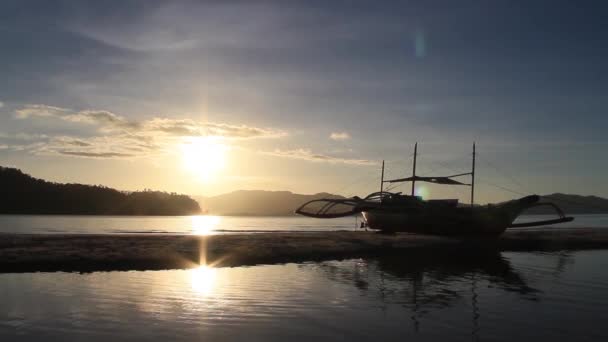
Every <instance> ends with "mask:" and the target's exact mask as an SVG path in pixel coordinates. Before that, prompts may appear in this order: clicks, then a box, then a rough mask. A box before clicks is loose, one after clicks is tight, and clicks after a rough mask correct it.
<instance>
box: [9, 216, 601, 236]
mask: <svg viewBox="0 0 608 342" xmlns="http://www.w3.org/2000/svg"><path fill="white" fill-rule="evenodd" d="M549 218H553V217H552V216H544V215H534V216H522V217H521V218H520V219H518V221H520V222H523V221H529V220H541V219H543V220H546V219H549ZM360 223H361V219H360V218H359V217H354V216H353V217H344V218H337V219H314V218H308V217H302V216H291V217H246V216H205V215H203V216H168V217H167V216H61V215H0V232H1V233H29V234H39V233H78V234H96V233H103V234H123V233H174V234H201V233H205V234H206V233H212V232H215V233H229V232H264V231H335V230H355V229H359V228H358V227H359V225H360ZM553 227H555V228H572V227H586V228H590V227H602V228H603V227H608V215H577V216H575V220H574V221H573V222H568V223H563V224H559V225H554V226H553Z"/></svg>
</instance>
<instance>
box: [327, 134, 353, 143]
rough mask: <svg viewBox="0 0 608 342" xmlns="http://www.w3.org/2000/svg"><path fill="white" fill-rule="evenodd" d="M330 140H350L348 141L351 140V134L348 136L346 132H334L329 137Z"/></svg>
mask: <svg viewBox="0 0 608 342" xmlns="http://www.w3.org/2000/svg"><path fill="white" fill-rule="evenodd" d="M329 138H330V139H331V140H336V141H340V140H348V139H350V134H348V133H346V132H332V133H331V134H330V135H329Z"/></svg>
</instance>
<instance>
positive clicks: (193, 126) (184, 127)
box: [142, 118, 287, 139]
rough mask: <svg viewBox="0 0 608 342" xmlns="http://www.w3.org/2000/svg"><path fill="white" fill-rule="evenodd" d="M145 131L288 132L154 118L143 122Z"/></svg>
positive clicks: (240, 134) (258, 135)
mask: <svg viewBox="0 0 608 342" xmlns="http://www.w3.org/2000/svg"><path fill="white" fill-rule="evenodd" d="M142 130H143V131H149V132H162V133H165V134H168V135H173V136H188V137H191V136H217V137H224V138H236V139H239V138H240V139H248V138H278V137H282V136H285V135H287V133H285V132H283V131H280V130H274V129H269V128H259V127H251V126H246V125H230V124H224V123H214V122H197V121H194V120H190V119H168V118H154V119H152V120H149V121H146V122H144V123H143V124H142Z"/></svg>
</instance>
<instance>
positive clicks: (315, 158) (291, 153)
mask: <svg viewBox="0 0 608 342" xmlns="http://www.w3.org/2000/svg"><path fill="white" fill-rule="evenodd" d="M262 153H263V154H266V155H271V156H275V157H282V158H291V159H300V160H307V161H312V162H326V163H340V164H351V165H374V164H376V162H374V161H372V160H366V159H352V158H342V157H337V156H331V155H327V154H321V153H314V152H312V151H311V150H310V149H305V148H300V149H294V150H280V149H276V150H274V151H263V152H262Z"/></svg>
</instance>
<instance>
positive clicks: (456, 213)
mask: <svg viewBox="0 0 608 342" xmlns="http://www.w3.org/2000/svg"><path fill="white" fill-rule="evenodd" d="M417 150H418V144H417V143H416V145H415V147H414V165H413V174H412V176H411V177H406V178H399V179H392V180H384V161H383V162H382V176H381V181H380V191H379V192H374V193H372V194H370V195H368V196H366V197H365V198H359V197H353V198H347V199H329V198H328V199H318V200H313V201H309V202H306V203H304V204H303V205H301V206H300V207H299V208H298V209H297V210H296V213H298V214H301V215H304V216H309V217H316V218H337V217H344V216H350V215H356V214H359V213H361V214H363V218H364V219H365V223H366V224H367V226H368V227H369V228H371V229H377V230H380V231H382V232H387V233H392V232H412V233H423V234H438V235H500V234H502V233H503V232H504V231H505V230H506V229H507V228H509V227H531V226H540V225H548V224H555V223H562V222H569V221H572V220H573V218H572V217H566V216H565V215H564V213H563V211H562V210H561V209H560V208H559V207H558V206H557V205H555V204H553V203H550V202H540V196H538V195H531V196H526V197H522V198H520V199H516V200H512V201H508V202H504V203H499V204H488V205H484V206H476V205H474V191H475V144H473V162H472V169H471V172H466V173H461V174H456V175H451V176H446V177H426V176H418V175H416V156H417ZM468 175H470V176H471V183H470V184H469V183H463V182H460V181H458V180H455V179H454V178H456V177H461V176H468ZM399 182H411V183H412V192H411V195H403V194H402V193H400V192H397V193H393V192H388V191H383V186H384V184H385V183H399ZM416 182H429V183H435V184H442V185H464V186H470V187H471V205H465V206H462V205H459V204H458V200H457V199H440V200H424V199H422V198H421V197H419V196H415V195H414V190H415V183H416ZM536 206H550V207H552V208H554V209H555V211H556V213H557V215H558V218H556V219H552V220H542V221H534V222H525V223H517V224H514V223H513V222H514V221H515V219H516V218H517V217H518V216H519V215H520V214H521V213H522V212H524V211H525V210H527V209H529V208H532V207H536Z"/></svg>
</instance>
